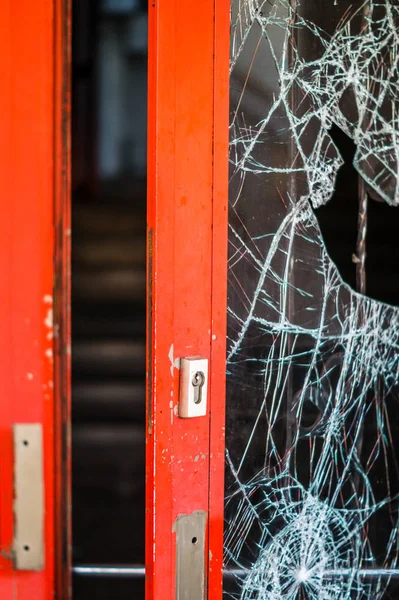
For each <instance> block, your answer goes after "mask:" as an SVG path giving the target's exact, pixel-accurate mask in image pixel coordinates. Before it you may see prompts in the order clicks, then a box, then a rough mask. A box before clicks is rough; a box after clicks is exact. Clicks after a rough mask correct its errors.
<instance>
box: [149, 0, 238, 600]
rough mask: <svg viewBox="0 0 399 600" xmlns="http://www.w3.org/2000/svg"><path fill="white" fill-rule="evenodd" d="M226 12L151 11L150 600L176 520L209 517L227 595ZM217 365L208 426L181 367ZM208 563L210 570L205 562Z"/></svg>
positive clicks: (214, 571)
mask: <svg viewBox="0 0 399 600" xmlns="http://www.w3.org/2000/svg"><path fill="white" fill-rule="evenodd" d="M229 15H230V2H229V0H204V1H203V2H201V3H200V4H198V3H197V4H195V3H192V2H190V1H189V0H184V1H180V0H179V1H178V0H168V1H166V0H153V1H151V0H150V2H149V88H148V98H149V105H148V109H149V110H148V317H149V318H148V332H147V348H148V352H147V365H148V368H147V377H148V386H147V388H148V403H147V501H146V507H147V508H146V510H147V515H146V522H147V533H146V574H147V575H146V579H147V588H146V589H147V598H148V599H152V598H154V599H157V600H158V599H161V598H162V600H172V598H173V599H174V598H175V576H176V575H175V562H176V556H175V534H174V533H173V532H172V529H173V525H174V523H175V521H176V519H177V517H178V516H179V515H182V514H190V513H192V512H193V511H195V510H203V511H205V512H206V513H207V515H208V549H209V553H208V552H206V557H205V563H206V566H207V581H208V596H207V597H208V598H210V599H214V600H220V598H221V595H222V547H223V497H224V489H223V472H224V406H225V335H226V326H225V322H226V271H227V145H228V98H229V93H228V87H229V86H228V68H229ZM195 355H198V356H203V357H206V358H208V359H209V361H210V374H211V375H210V397H209V400H208V401H209V406H208V415H207V416H206V417H200V418H197V419H192V420H191V419H181V418H179V417H178V414H177V406H178V391H179V359H180V358H182V357H185V356H195ZM208 558H209V560H208Z"/></svg>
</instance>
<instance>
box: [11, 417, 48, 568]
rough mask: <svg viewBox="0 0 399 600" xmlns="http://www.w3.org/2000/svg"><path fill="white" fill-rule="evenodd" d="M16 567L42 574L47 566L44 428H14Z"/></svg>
mask: <svg viewBox="0 0 399 600" xmlns="http://www.w3.org/2000/svg"><path fill="white" fill-rule="evenodd" d="M13 433H14V496H15V499H14V520H15V535H14V566H15V569H17V570H22V571H40V570H41V569H43V565H44V541H43V529H44V485H43V440H42V426H41V425H40V424H38V423H29V424H15V425H14V430H13Z"/></svg>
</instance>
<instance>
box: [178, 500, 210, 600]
mask: <svg viewBox="0 0 399 600" xmlns="http://www.w3.org/2000/svg"><path fill="white" fill-rule="evenodd" d="M206 521H207V513H206V512H205V511H202V510H198V511H195V512H193V513H191V515H179V516H178V517H177V519H176V521H175V523H174V526H173V531H175V532H176V600H205V530H206Z"/></svg>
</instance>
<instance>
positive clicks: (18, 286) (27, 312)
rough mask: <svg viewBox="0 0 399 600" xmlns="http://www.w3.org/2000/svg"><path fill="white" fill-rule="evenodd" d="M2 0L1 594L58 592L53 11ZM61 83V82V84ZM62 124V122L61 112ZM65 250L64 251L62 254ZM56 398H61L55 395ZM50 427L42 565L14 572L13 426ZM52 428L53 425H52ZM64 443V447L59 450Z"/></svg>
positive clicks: (19, 598)
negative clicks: (37, 424) (35, 570)
mask: <svg viewBox="0 0 399 600" xmlns="http://www.w3.org/2000/svg"><path fill="white" fill-rule="evenodd" d="M61 5H62V2H61V0H57V2H53V1H50V0H43V1H42V2H31V1H30V0H19V1H18V2H15V1H14V0H2V2H0V73H1V78H0V132H1V134H0V198H1V200H0V240H1V242H0V281H1V294H0V326H1V335H0V398H1V403H0V598H2V600H3V599H4V600H11V599H13V600H14V599H16V600H44V599H50V598H53V597H54V563H55V554H54V547H55V545H54V538H55V531H54V504H55V470H56V469H57V474H58V468H59V462H58V461H55V459H54V456H55V452H54V450H55V446H54V443H55V439H54V424H55V422H54V415H55V411H54V356H53V354H54V340H53V324H52V314H53V309H54V306H53V304H54V302H53V301H54V299H53V286H54V264H53V263H54V240H55V236H54V204H55V195H54V194H55V190H57V189H58V187H57V186H58V184H57V183H55V176H54V175H55V170H56V169H58V168H60V161H59V157H55V147H54V143H55V137H54V123H55V122H54V118H55V95H56V88H55V79H54V72H55V60H56V57H57V56H58V54H57V52H55V47H56V46H55V37H54V23H55V16H56V13H55V10H59V8H60V7H61ZM60 86H61V83H60V81H59V82H58V89H60ZM56 122H57V123H58V122H59V118H58V116H57V117H56ZM65 256H66V255H65ZM57 398H58V395H57ZM29 422H40V423H42V424H43V433H44V477H45V569H44V570H43V571H42V572H38V573H32V572H15V571H14V570H13V568H12V562H11V548H12V540H13V502H12V500H13V456H12V425H13V423H29ZM56 431H58V430H57V428H56ZM57 447H58V448H59V446H57Z"/></svg>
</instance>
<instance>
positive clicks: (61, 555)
mask: <svg viewBox="0 0 399 600" xmlns="http://www.w3.org/2000/svg"><path fill="white" fill-rule="evenodd" d="M53 27H54V37H55V39H54V61H55V64H54V99H53V102H54V201H53V204H54V217H53V219H54V249H53V254H54V269H55V278H54V332H55V335H54V461H55V470H54V471H55V472H54V474H55V482H54V503H55V506H54V517H55V521H54V537H55V539H54V561H55V564H54V567H55V587H54V589H55V598H57V599H60V600H61V599H62V600H68V599H69V598H72V578H71V567H72V556H71V549H72V531H71V530H72V527H71V510H72V499H71V476H72V474H71V289H70V288H71V272H70V271H71V51H72V0H56V2H54V21H53Z"/></svg>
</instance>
